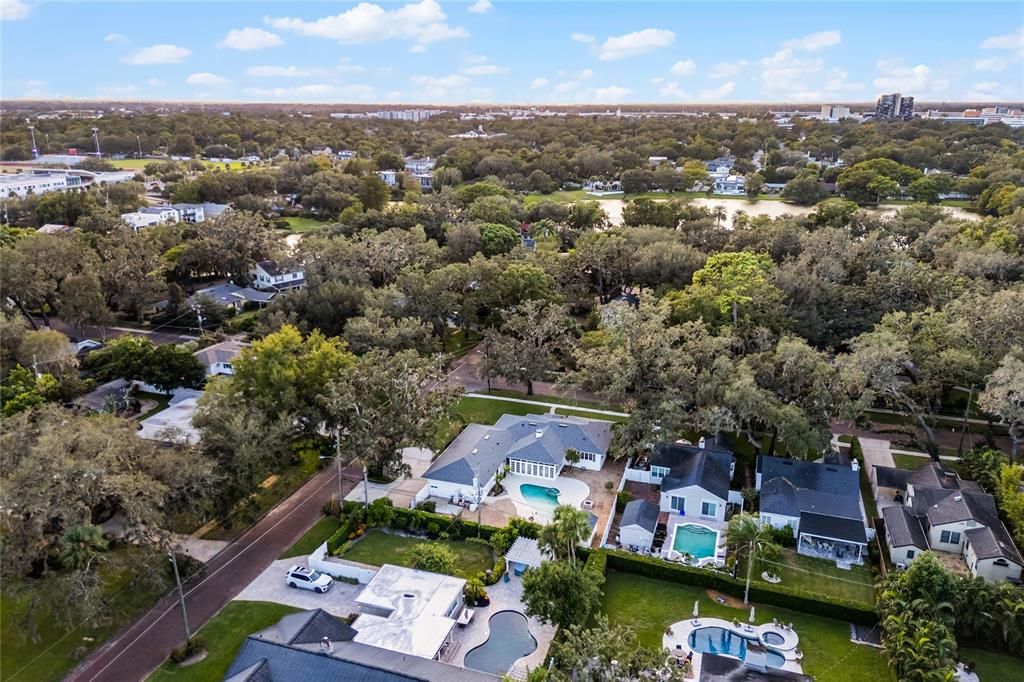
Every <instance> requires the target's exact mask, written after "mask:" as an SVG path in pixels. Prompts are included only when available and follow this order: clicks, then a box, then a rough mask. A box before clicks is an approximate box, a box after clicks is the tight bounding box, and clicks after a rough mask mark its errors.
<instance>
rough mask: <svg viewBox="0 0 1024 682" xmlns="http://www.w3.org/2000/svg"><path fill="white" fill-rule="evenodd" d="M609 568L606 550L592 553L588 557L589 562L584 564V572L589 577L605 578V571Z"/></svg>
mask: <svg viewBox="0 0 1024 682" xmlns="http://www.w3.org/2000/svg"><path fill="white" fill-rule="evenodd" d="M607 567H608V554H607V552H605V551H604V550H600V549H597V550H594V551H592V552H590V554H589V556H588V557H587V562H586V563H585V564H583V572H584V573H587V574H589V575H595V576H597V575H599V576H602V577H604V573H605V570H606V569H607Z"/></svg>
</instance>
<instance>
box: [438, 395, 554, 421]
mask: <svg viewBox="0 0 1024 682" xmlns="http://www.w3.org/2000/svg"><path fill="white" fill-rule="evenodd" d="M452 411H453V412H454V413H455V414H456V415H457V416H458V417H461V418H462V420H463V421H464V422H466V423H467V424H471V423H472V424H493V423H495V422H496V421H498V420H499V419H500V418H501V415H503V414H539V413H543V412H546V411H547V410H546V409H545V408H544V407H542V406H540V405H527V404H526V403H514V402H511V401H508V400H489V399H487V398H473V397H466V398H462V399H461V400H459V402H457V403H455V407H454V408H453V410H452Z"/></svg>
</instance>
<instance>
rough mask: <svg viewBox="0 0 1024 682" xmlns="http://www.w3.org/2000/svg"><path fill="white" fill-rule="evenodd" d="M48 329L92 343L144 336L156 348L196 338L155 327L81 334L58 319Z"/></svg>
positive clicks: (99, 329) (88, 328)
mask: <svg viewBox="0 0 1024 682" xmlns="http://www.w3.org/2000/svg"><path fill="white" fill-rule="evenodd" d="M35 322H36V324H37V325H39V328H40V329H42V328H44V327H45V324H44V323H43V320H42V319H41V318H39V317H35ZM50 327H51V328H52V329H56V330H57V331H59V332H60V333H62V334H64V335H65V336H67V337H69V338H86V339H92V340H94V341H109V340H110V339H116V338H117V337H119V336H126V335H130V336H144V337H146V338H148V339H149V340H150V341H152V342H153V343H154V344H156V345H157V346H160V345H163V344H165V343H186V342H188V341H195V340H196V339H198V338H199V337H198V336H193V335H192V334H184V333H181V330H180V329H178V328H176V327H175V328H172V327H164V328H163V329H161V328H160V327H155V328H154V329H155V330H156V331H152V330H149V329H136V328H134V327H91V326H86V327H85V333H84V334H83V333H82V329H81V328H80V327H77V326H75V325H71V324H68V323H66V322H65V321H64V320H62V319H60V318H58V317H51V318H50Z"/></svg>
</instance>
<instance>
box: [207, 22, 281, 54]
mask: <svg viewBox="0 0 1024 682" xmlns="http://www.w3.org/2000/svg"><path fill="white" fill-rule="evenodd" d="M281 45H284V41H283V40H281V36H279V35H277V34H276V33H271V32H270V31H264V30H263V29H262V28H233V29H231V30H230V31H228V34H227V35H226V36H224V38H223V39H222V40H221V41H220V42H219V43H217V47H227V48H230V49H232V50H242V51H245V52H248V51H250V50H265V49H267V48H268V47H280V46H281Z"/></svg>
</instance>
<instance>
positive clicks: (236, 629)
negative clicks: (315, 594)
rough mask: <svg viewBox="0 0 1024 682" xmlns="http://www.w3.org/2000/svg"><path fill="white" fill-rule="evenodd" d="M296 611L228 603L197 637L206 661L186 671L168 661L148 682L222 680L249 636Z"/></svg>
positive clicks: (254, 603) (268, 605)
mask: <svg viewBox="0 0 1024 682" xmlns="http://www.w3.org/2000/svg"><path fill="white" fill-rule="evenodd" d="M299 610H300V609H296V608H292V607H291V606H285V605H284V604H271V603H268V602H261V601H233V602H229V603H228V605H227V606H225V607H224V609H223V610H222V611H221V612H220V613H218V614H217V615H216V616H215V617H214V618H213V620H211V621H210V622H208V623H207V624H206V625H204V626H203V629H202V630H200V631H199V633H198V635H197V637H198V638H199V639H201V640H202V642H203V644H204V645H205V646H206V650H207V654H206V658H205V659H203V660H202V661H200V662H198V663H194V664H193V665H190V666H188V667H186V668H182V667H180V666H178V665H176V664H174V663H171V662H170V661H167V662H165V663H164V664H163V665H162V666H160V667H159V668H158V669H157V670H156V672H154V673H153V674H152V675H150V676H149V678H148V679H149V680H150V681H151V682H160V681H161V680H182V681H185V682H188V681H189V680H195V682H206V681H207V680H220V679H223V677H224V674H225V673H226V672H227V671H228V668H229V667H231V661H233V660H234V659H235V655H236V654H238V650H239V649H241V648H242V644H244V643H245V638H246V637H248V636H249V635H251V634H252V633H254V632H256V631H258V630H263V629H264V628H267V627H270V626H271V625H273V624H274V623H276V622H277V621H279V620H281V618H283V617H284V616H287V615H288V614H289V613H295V612H296V611H299Z"/></svg>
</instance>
